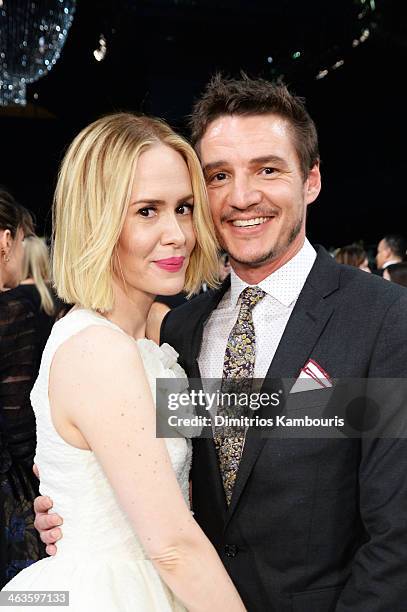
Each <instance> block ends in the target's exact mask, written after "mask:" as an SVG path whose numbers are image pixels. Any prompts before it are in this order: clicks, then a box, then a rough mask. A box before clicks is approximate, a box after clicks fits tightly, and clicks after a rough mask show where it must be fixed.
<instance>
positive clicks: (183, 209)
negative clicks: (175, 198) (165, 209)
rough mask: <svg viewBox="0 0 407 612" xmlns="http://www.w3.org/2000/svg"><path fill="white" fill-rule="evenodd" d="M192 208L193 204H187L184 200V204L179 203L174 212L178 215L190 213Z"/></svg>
mask: <svg viewBox="0 0 407 612" xmlns="http://www.w3.org/2000/svg"><path fill="white" fill-rule="evenodd" d="M193 208H194V205H193V204H188V203H187V202H186V203H185V204H181V205H180V206H178V207H177V209H176V212H177V213H178V214H180V215H190V214H192V210H193Z"/></svg>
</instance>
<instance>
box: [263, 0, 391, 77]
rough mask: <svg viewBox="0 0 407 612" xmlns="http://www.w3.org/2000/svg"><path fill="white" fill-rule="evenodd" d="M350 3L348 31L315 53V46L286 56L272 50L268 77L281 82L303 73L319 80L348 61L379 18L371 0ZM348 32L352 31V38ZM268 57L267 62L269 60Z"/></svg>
mask: <svg viewBox="0 0 407 612" xmlns="http://www.w3.org/2000/svg"><path fill="white" fill-rule="evenodd" d="M353 5H354V6H353V11H352V12H353V23H352V24H351V25H350V27H348V28H347V29H348V30H349V32H347V34H346V36H342V38H341V40H338V41H334V40H332V43H331V44H330V45H329V46H327V47H326V48H325V49H322V50H320V51H319V52H318V54H317V53H316V52H315V49H308V48H304V49H301V50H297V51H292V52H291V53H290V55H289V56H286V57H277V54H275V61H273V65H272V66H270V67H269V71H268V72H269V74H270V76H271V78H272V80H273V81H275V82H277V83H284V82H285V81H287V80H288V81H291V80H292V79H293V77H295V75H297V76H298V75H299V74H301V78H304V75H308V76H311V75H313V76H312V77H311V78H315V79H316V80H317V81H320V80H321V79H325V78H326V77H327V76H328V75H330V74H332V73H333V72H334V71H336V70H338V69H339V68H341V67H342V66H343V65H344V64H345V63H348V62H350V61H351V59H352V53H353V50H354V49H355V48H356V47H359V45H362V44H363V43H365V42H366V41H367V40H368V39H369V38H370V36H371V35H372V34H374V31H375V30H376V28H377V22H378V20H379V19H380V14H379V11H378V10H377V6H376V2H375V0H353ZM349 34H353V39H352V37H351V36H349ZM270 51H271V49H270ZM269 57H271V56H269ZM269 57H267V63H268V64H270V63H271V62H270V61H269Z"/></svg>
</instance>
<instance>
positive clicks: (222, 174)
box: [209, 172, 226, 182]
mask: <svg viewBox="0 0 407 612" xmlns="http://www.w3.org/2000/svg"><path fill="white" fill-rule="evenodd" d="M225 179H226V172H217V173H216V174H214V175H213V176H211V177H210V178H209V181H211V182H212V181H216V182H219V181H224V180H225Z"/></svg>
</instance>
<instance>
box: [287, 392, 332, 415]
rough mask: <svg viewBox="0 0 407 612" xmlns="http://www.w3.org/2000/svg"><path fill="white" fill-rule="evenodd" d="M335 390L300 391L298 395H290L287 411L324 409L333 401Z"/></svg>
mask: <svg viewBox="0 0 407 612" xmlns="http://www.w3.org/2000/svg"><path fill="white" fill-rule="evenodd" d="M332 393H333V388H332V387H328V388H326V389H312V390H311V391H300V392H298V393H289V394H288V397H287V402H286V405H285V410H287V411H295V410H304V409H306V408H321V407H322V408H323V407H326V406H328V404H329V403H330V402H331V400H332Z"/></svg>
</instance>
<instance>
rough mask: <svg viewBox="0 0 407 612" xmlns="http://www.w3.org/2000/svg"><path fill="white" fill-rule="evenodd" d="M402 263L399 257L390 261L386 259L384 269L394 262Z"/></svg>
mask: <svg viewBox="0 0 407 612" xmlns="http://www.w3.org/2000/svg"><path fill="white" fill-rule="evenodd" d="M396 263H400V260H399V259H390V260H389V261H385V262H384V264H383V266H382V270H385V269H386V268H387V267H388V266H392V265H393V264H396Z"/></svg>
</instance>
